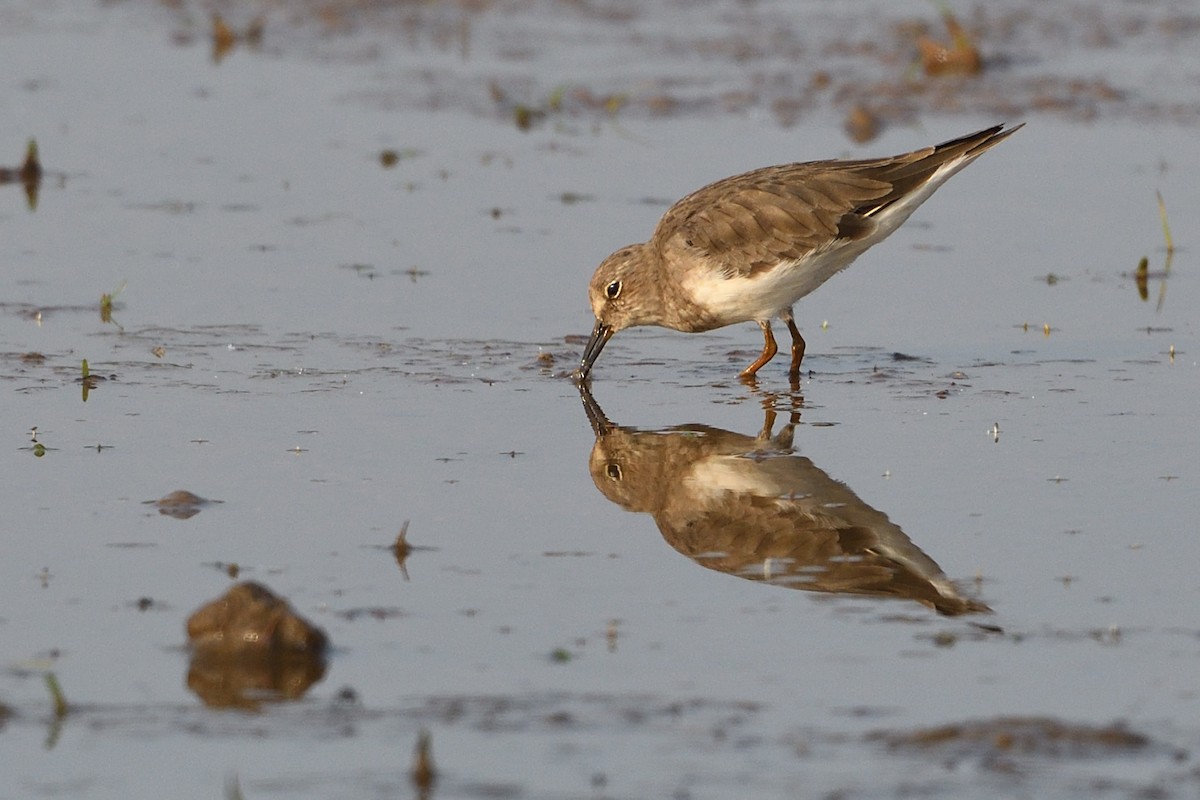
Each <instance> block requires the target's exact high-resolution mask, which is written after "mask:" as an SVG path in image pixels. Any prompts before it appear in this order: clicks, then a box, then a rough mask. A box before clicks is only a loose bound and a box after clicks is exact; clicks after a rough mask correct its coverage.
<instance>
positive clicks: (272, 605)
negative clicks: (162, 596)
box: [187, 581, 329, 708]
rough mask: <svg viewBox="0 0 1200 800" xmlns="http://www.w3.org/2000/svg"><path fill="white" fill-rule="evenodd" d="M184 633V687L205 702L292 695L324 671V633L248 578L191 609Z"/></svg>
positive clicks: (254, 701) (254, 702)
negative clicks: (187, 650)
mask: <svg viewBox="0 0 1200 800" xmlns="http://www.w3.org/2000/svg"><path fill="white" fill-rule="evenodd" d="M187 636H188V644H189V645H190V646H191V648H192V660H191V664H190V665H189V670H188V687H189V688H190V689H192V691H194V692H195V693H196V694H197V695H198V696H199V697H200V698H201V699H202V700H203V701H204V702H205V703H206V704H208V705H210V706H216V707H237V708H257V707H258V705H259V704H261V703H262V702H264V701H271V700H274V701H281V700H294V699H298V698H299V697H302V696H303V695H304V694H305V692H307V691H308V689H309V687H311V686H312V685H313V684H314V683H316V682H317V681H319V680H320V679H321V678H322V677H324V674H325V654H326V651H327V650H328V646H329V640H328V638H327V637H326V635H325V632H324V631H322V630H321V629H320V628H318V627H316V626H315V625H313V624H312V623H311V622H309V621H308V620H306V619H304V618H303V617H301V616H300V615H299V614H297V613H296V612H295V611H294V610H292V607H291V606H290V605H289V604H288V602H287V601H286V600H284V599H283V598H281V597H279V596H277V595H276V594H274V593H273V592H272V591H271V590H270V589H268V588H267V587H265V586H263V585H262V584H260V583H255V582H253V581H246V582H244V583H239V584H237V585H235V586H233V587H232V588H231V589H230V590H229V591H228V592H226V593H225V594H224V595H223V596H221V597H219V598H218V599H216V600H213V601H212V602H211V603H208V604H207V605H205V606H203V607H202V608H200V609H199V610H198V611H196V612H195V613H194V614H192V616H191V617H189V618H188V621H187Z"/></svg>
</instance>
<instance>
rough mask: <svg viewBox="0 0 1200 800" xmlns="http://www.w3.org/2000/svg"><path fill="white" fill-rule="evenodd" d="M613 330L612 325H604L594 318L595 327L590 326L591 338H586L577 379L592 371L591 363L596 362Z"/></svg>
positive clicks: (584, 377)
mask: <svg viewBox="0 0 1200 800" xmlns="http://www.w3.org/2000/svg"><path fill="white" fill-rule="evenodd" d="M615 332H616V331H614V330H613V327H612V325H605V324H604V323H603V322H601V321H600V320H596V327H594V328H592V338H590V339H588V343H587V347H585V348H583V360H582V361H580V362H579V380H581V381H582V380H584V379H586V378H587V376H588V373H589V372H591V371H592V364H595V363H596V359H597V358H599V357H600V351H601V350H603V349H604V345H606V344H608V340H609V339H611V338H612V335H613V334H614V333H615Z"/></svg>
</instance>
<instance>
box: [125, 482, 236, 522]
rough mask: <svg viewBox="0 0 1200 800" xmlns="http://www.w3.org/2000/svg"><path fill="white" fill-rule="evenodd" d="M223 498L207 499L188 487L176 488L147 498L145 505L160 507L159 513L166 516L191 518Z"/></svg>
mask: <svg viewBox="0 0 1200 800" xmlns="http://www.w3.org/2000/svg"><path fill="white" fill-rule="evenodd" d="M221 502H224V501H223V500H207V499H205V498H203V497H201V496H200V495H198V494H192V493H191V492H189V491H187V490H186V489H176V490H175V491H173V492H171V493H170V494H168V495H164V496H163V497H160V498H159V499H157V500H146V501H145V503H144V504H145V505H153V506H157V507H158V513H159V514H162V515H163V516H164V517H174V518H175V519H191V518H192V517H194V516H196V515H197V514H199V513H200V511H201V510H202V509H203V508H204V507H205V506H207V505H209V504H211V503H221Z"/></svg>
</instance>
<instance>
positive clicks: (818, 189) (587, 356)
mask: <svg viewBox="0 0 1200 800" xmlns="http://www.w3.org/2000/svg"><path fill="white" fill-rule="evenodd" d="M1020 128H1021V125H1017V126H1016V127H1014V128H1009V129H1007V130H1005V128H1004V126H1003V125H996V126H994V127H991V128H987V129H985V130H982V131H979V132H978V133H972V134H969V135H967V136H963V137H960V138H958V139H952V140H950V141H948V142H944V143H943V144H939V145H934V146H932V147H926V148H923V149H921V150H914V151H913V152H911V153H905V154H903V155H898V156H892V157H890V158H874V159H863V160H855V161H836V160H835V161H809V162H806V163H802V164H783V165H780V166H775V167H765V168H763V169H758V170H754V171H753V172H747V173H745V174H742V175H735V176H733V177H732V178H725V179H724V180H720V181H717V182H716V183H712V184H709V185H708V186H705V187H704V188H703V189H699V190H697V191H695V192H693V193H692V194H690V195H688V196H687V197H685V198H683V199H682V200H680V201H679V202H678V203H676V204H675V205H673V206H671V208H670V209H668V210H667V213H666V214H664V215H663V218H662V219H661V220H660V221H659V223H658V227H657V228H656V229H655V231H654V235H653V236H651V237H650V240H649V241H648V242H643V243H641V244H632V245H629V246H628V247H622V248H621V249H620V250H618V251H616V252H615V253H613V254H612V255H610V256H609V257H608V258H606V259H604V262H603V263H601V264H600V266H599V267H597V269H596V272H595V274H594V275H592V281H591V284H590V285H589V286H588V298H589V300H590V301H591V304H592V311H593V312H595V314H596V326H595V327H594V328H593V329H592V336H591V338H590V339H589V340H588V343H587V347H585V348H584V351H583V359H582V360H581V361H580V364H579V371H578V372H577V373H576V377H577V378H578V379H579V380H581V381H582V380H585V379H586V378H587V377H588V373H590V372H591V369H592V365H593V364H595V363H596V358H597V357H599V355H600V351H601V350H603V349H604V345H605V344H607V343H608V340H609V339H611V338H612V336H613V334H615V333H617V332H618V331H621V330H624V329H625V328H632V327H635V326H637V325H659V326H662V327H664V328H673V329H675V330H677V331H686V332H688V333H698V332H700V331H709V330H712V329H714V328H720V327H724V326H725V325H732V324H733V323H735V322H749V321H751V320H753V321H754V322H757V323H758V325H759V327H760V328H762V332H763V349H762V354H761V355H759V357H758V358H756V359H755V360H754V362H753V363H752V364H750V366H748V367H746V369H744V370H743V371H742V373H741V376H740V377H741V378H742V379H743V380H747V381H749V380H753V379H754V375H755V373H757V372H758V370H759V369H760V368H761V367H762V366H763V365H764V364H766V363H767V362H768V361H770V360H771V359H772V358H774V357H775V353H776V352H778V349H779V348H778V346H777V345H776V344H775V336H774V334H772V332H771V318H772V317H779V318H780V319H782V320H783V321H784V323H785V324H786V325H787V327H788V331H789V332H790V333H791V335H792V363H791V369H790V370H789V372H788V375H789V376H790V377H791V379H792V381H793V382H795V381H796V380H798V379H799V375H800V361H801V359H803V358H804V338H803V337H802V336H801V335H800V331H799V329H798V328H797V327H796V322H795V320H794V319H793V317H792V305H793V304H794V303H795V302H796V301H797V300H799V299H800V298H801V297H804V296H805V295H806V294H808V293H809V292H811V291H813V290H814V289H816V288H817V287H818V286H820V285H821V284H822V283H824V282H825V281H827V280H829V279H830V278H831V277H833V275H834V274H835V273H837V272H839V271H841V270H843V269H845V268H846V267H847V266H849V265H850V263H851V262H852V261H854V259H855V258H857V257H858V256H860V255H862V253H863V252H865V251H866V250H867V248H869V247H871V245H873V244H875V243H876V242H879V241H881V240H883V239H884V238H886V237H887V236H888V234H890V233H891V232H892V231H894V230H896V228H898V227H900V225H901V223H903V222H904V221H905V220H906V219H908V217H909V215H910V214H912V212H913V211H915V210H916V208H917V206H919V205H921V203H923V202H925V201H926V200H927V199H928V198H929V196H930V195H932V194H933V193H934V191H936V190H937V188H938V187H939V186H941V185H942V184H943V183H945V182H946V181H947V180H948V179H949V178H950V176H951V175H953V174H954V173H956V172H958V171H959V170H960V169H962V168H963V167H965V166H967V165H968V164H970V163H971V162H972V161H974V160H975V159H976V158H978V157H979V156H980V155H982V154H983V153H984V152H985V151H987V150H989V149H991V148H992V147H994V146H996V145H997V144H999V143H1000V142H1001V141H1003V140H1004V139H1006V138H1008V137H1009V136H1010V135H1012V134H1013V133H1015V132H1016V131H1017V130H1019V129H1020Z"/></svg>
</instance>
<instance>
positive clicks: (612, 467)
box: [604, 464, 621, 481]
mask: <svg viewBox="0 0 1200 800" xmlns="http://www.w3.org/2000/svg"><path fill="white" fill-rule="evenodd" d="M604 474H605V475H607V476H608V477H609V479H610V480H614V481H619V480H621V465H620V464H609V465H608V466H607V467H605V468H604Z"/></svg>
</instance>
